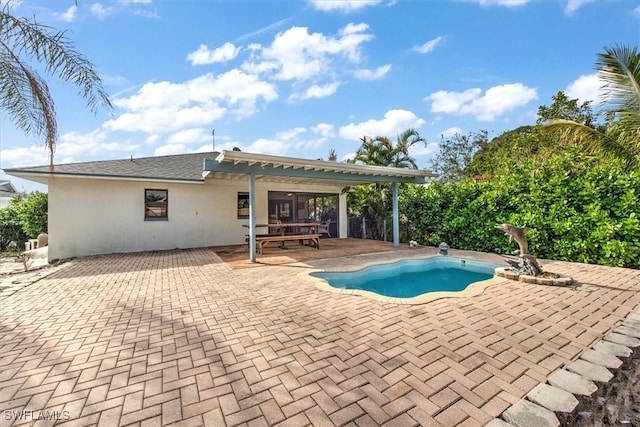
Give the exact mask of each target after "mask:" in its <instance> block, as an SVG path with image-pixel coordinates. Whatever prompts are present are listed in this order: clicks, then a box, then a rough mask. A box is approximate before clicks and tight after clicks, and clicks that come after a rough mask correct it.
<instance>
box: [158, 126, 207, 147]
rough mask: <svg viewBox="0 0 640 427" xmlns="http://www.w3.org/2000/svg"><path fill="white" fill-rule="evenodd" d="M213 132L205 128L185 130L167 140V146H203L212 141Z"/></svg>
mask: <svg viewBox="0 0 640 427" xmlns="http://www.w3.org/2000/svg"><path fill="white" fill-rule="evenodd" d="M212 138H213V137H212V135H211V130H209V129H204V128H191V129H183V130H180V131H178V132H175V133H173V134H171V135H169V137H168V138H167V144H201V143H203V142H205V141H210V140H212Z"/></svg>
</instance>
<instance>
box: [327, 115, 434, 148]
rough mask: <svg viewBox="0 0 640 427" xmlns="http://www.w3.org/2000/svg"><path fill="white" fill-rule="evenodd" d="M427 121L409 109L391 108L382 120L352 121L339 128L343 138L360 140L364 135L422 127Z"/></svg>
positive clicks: (385, 134) (382, 134)
mask: <svg viewBox="0 0 640 427" xmlns="http://www.w3.org/2000/svg"><path fill="white" fill-rule="evenodd" d="M424 123H425V121H424V120H423V119H421V118H419V117H417V116H416V115H415V114H414V113H413V112H411V111H407V110H389V111H387V112H386V113H385V115H384V118H383V119H382V120H375V119H371V120H367V121H365V122H360V123H350V124H348V125H346V126H343V127H341V128H340V130H339V132H338V133H339V135H340V136H341V137H342V138H345V139H350V140H353V141H358V140H359V139H360V138H362V137H363V136H365V135H366V136H370V137H372V138H373V137H376V136H389V137H394V136H395V135H397V134H399V133H401V132H404V131H405V130H406V129H409V128H413V129H418V128H420V127H421V126H422V125H423V124H424Z"/></svg>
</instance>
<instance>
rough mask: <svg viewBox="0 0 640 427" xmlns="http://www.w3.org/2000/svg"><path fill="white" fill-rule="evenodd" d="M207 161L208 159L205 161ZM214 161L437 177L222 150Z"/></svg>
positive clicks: (394, 169) (389, 169)
mask: <svg viewBox="0 0 640 427" xmlns="http://www.w3.org/2000/svg"><path fill="white" fill-rule="evenodd" d="M206 160H209V159H206ZM216 161H218V162H220V163H223V162H233V163H234V164H239V163H251V162H255V163H261V164H263V165H265V164H267V165H268V164H271V165H273V166H274V167H276V165H277V166H278V167H281V168H290V167H301V168H307V169H308V168H311V169H316V168H317V169H323V170H333V171H336V172H338V171H343V172H347V173H363V174H379V175H394V176H396V175H397V176H403V177H407V176H412V177H421V178H422V177H429V178H435V177H437V176H438V175H437V174H434V173H433V172H430V171H424V170H418V169H400V168H391V167H385V166H372V165H356V164H350V163H338V162H327V161H324V160H308V159H298V158H294V157H281V156H271V155H267V154H253V153H245V152H242V151H229V150H223V151H222V152H221V153H220V154H219V155H218V157H217V158H216ZM205 170H206V161H205Z"/></svg>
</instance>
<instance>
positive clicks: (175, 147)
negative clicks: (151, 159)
mask: <svg viewBox="0 0 640 427" xmlns="http://www.w3.org/2000/svg"><path fill="white" fill-rule="evenodd" d="M188 152H190V151H189V150H188V149H187V147H186V146H185V145H184V144H166V145H162V146H160V147H158V148H156V149H155V150H154V151H153V155H154V156H169V155H171V154H186V153H188Z"/></svg>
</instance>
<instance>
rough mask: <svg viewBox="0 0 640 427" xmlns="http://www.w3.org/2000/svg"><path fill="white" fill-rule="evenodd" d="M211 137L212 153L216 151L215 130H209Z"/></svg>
mask: <svg viewBox="0 0 640 427" xmlns="http://www.w3.org/2000/svg"><path fill="white" fill-rule="evenodd" d="M211 136H212V138H213V151H216V130H215V129H212V130H211Z"/></svg>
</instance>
